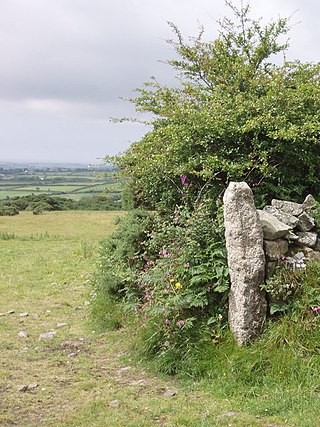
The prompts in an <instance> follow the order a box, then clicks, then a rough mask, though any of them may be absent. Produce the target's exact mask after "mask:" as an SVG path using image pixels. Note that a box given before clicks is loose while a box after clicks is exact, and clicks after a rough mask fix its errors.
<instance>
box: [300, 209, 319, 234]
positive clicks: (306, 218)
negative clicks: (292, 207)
mask: <svg viewBox="0 0 320 427" xmlns="http://www.w3.org/2000/svg"><path fill="white" fill-rule="evenodd" d="M298 218H299V223H298V228H299V230H301V231H310V230H312V229H313V228H314V227H315V225H316V222H315V220H314V218H312V217H311V216H310V215H308V214H307V213H306V212H302V214H301V215H299V216H298Z"/></svg>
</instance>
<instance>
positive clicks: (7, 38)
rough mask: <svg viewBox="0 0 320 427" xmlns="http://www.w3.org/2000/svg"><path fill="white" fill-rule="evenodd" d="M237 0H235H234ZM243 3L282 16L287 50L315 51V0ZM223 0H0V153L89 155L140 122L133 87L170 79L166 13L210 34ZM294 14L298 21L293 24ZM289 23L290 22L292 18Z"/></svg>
mask: <svg viewBox="0 0 320 427" xmlns="http://www.w3.org/2000/svg"><path fill="white" fill-rule="evenodd" d="M237 2H238V0H235V3H237ZM251 7H252V13H253V15H254V16H255V17H263V19H264V20H265V21H266V22H267V21H269V20H270V19H271V18H277V17H278V16H281V17H288V16H291V15H292V14H294V12H296V13H295V14H294V15H293V17H292V20H291V22H292V24H294V25H293V29H292V31H291V33H290V39H291V41H290V43H291V48H290V50H289V55H288V57H289V59H294V58H299V59H301V60H302V61H313V62H318V61H319V53H320V52H319V50H320V48H319V45H320V28H319V16H320V2H319V1H318V0H281V1H280V0H268V1H266V0H252V1H251ZM228 14H229V11H228V9H227V8H226V6H225V3H224V0H117V1H113V0H0V161H8V160H10V161H33V162H34V161H53V162H57V161H58V162H63V161H65V162H85V163H87V162H96V161H97V159H101V158H102V157H103V156H104V155H105V154H115V153H119V152H122V151H124V150H125V148H127V147H128V146H129V145H130V143H132V142H133V141H136V140H138V139H139V138H140V137H141V136H142V135H143V134H144V133H145V132H146V131H147V129H146V128H145V127H144V126H143V125H140V124H114V123H111V122H110V121H109V118H110V117H123V116H134V109H133V106H131V104H130V103H128V102H125V101H123V100H121V99H120V97H128V96H132V95H133V89H134V88H136V87H139V86H141V84H142V83H143V82H144V81H147V80H148V79H149V77H150V76H156V77H157V78H158V80H159V81H161V82H166V83H170V82H171V81H173V78H174V76H173V74H172V71H171V69H170V67H169V66H168V65H165V64H163V63H162V62H161V60H165V59H168V58H170V57H172V55H173V52H172V48H170V46H169V45H168V44H167V43H166V42H165V40H167V39H168V38H171V36H172V33H171V31H170V28H169V26H168V24H167V21H172V22H174V23H175V24H177V25H178V27H179V28H180V29H181V31H182V33H183V34H184V35H186V36H189V35H191V36H192V35H196V34H197V29H198V27H199V22H200V23H201V24H203V25H204V27H205V30H206V37H207V38H215V37H216V36H217V28H218V26H217V23H216V21H217V20H218V19H221V18H222V17H223V16H225V15H228ZM298 22H300V24H298ZM295 24H297V25H295Z"/></svg>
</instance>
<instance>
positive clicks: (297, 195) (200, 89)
mask: <svg viewBox="0 0 320 427" xmlns="http://www.w3.org/2000/svg"><path fill="white" fill-rule="evenodd" d="M231 7H232V9H233V12H234V15H235V22H232V21H230V20H228V19H224V20H223V21H222V22H221V24H220V25H221V31H220V35H219V37H218V38H217V39H214V40H212V41H204V40H203V39H202V34H203V31H202V30H201V31H200V34H199V36H198V37H195V38H191V39H190V40H189V41H186V40H184V38H183V37H182V35H181V33H180V31H179V29H178V28H177V27H176V26H175V25H173V24H170V26H171V28H172V30H173V32H174V35H175V40H171V41H169V43H170V45H171V46H172V47H173V48H174V50H175V52H176V54H177V59H174V60H171V61H168V63H169V65H170V66H171V67H173V69H174V71H175V72H176V74H177V78H178V80H179V82H180V85H178V86H175V87H168V86H163V85H161V84H160V83H159V82H157V81H156V79H152V80H151V81H150V82H147V83H145V85H144V87H142V88H141V89H138V90H137V91H138V96H137V97H136V98H134V99H132V102H133V103H134V104H135V106H136V109H137V111H141V112H147V113H152V115H153V119H152V120H151V123H150V124H151V126H152V129H151V131H150V132H149V133H147V134H146V135H145V136H144V137H143V138H142V139H141V140H140V141H139V142H137V143H135V144H133V145H132V146H131V147H130V148H129V149H128V150H127V151H126V153H125V154H124V156H122V157H118V158H116V159H114V160H113V161H114V162H115V163H117V165H118V166H119V167H120V169H121V170H122V171H123V174H124V175H125V176H127V177H130V179H131V188H132V191H133V193H134V199H135V202H136V204H137V205H144V206H146V207H152V208H153V207H155V206H156V205H157V204H159V203H160V204H161V205H164V206H166V207H169V208H170V209H172V208H173V207H174V206H175V204H176V203H177V201H178V200H179V199H180V197H181V185H180V181H179V177H180V176H181V175H184V176H186V177H187V179H188V182H189V183H190V192H189V193H190V196H191V197H192V198H193V200H194V199H196V197H197V195H198V194H199V191H202V189H203V188H205V189H206V190H209V194H211V197H212V198H215V197H216V196H217V195H219V194H220V193H221V192H222V191H223V190H224V189H225V187H226V185H227V183H228V182H229V181H230V180H236V181H240V180H245V181H246V182H248V183H249V184H250V185H251V186H252V187H253V188H254V189H255V192H256V195H257V199H258V200H261V198H263V197H264V198H265V197H267V198H268V199H269V198H270V197H275V196H276V197H280V198H283V197H289V198H291V199H294V200H295V199H301V198H302V197H303V196H305V195H306V194H307V193H312V194H314V195H315V196H316V197H318V196H319V195H320V193H319V191H320V190H319V188H320V185H319V179H320V178H319V176H320V169H319V167H320V166H319V165H320V144H319V135H320V127H319V126H320V125H319V123H320V116H319V115H320V84H319V82H320V79H319V77H320V64H319V63H316V64H309V63H307V64H304V63H301V62H299V61H295V62H284V63H283V64H281V65H274V64H272V63H271V60H272V57H273V55H275V54H278V53H283V52H284V51H285V50H286V48H287V44H286V43H285V44H282V43H280V42H279V40H280V39H283V37H284V36H286V35H287V33H288V31H289V26H288V20H286V19H278V20H276V21H275V22H271V23H270V24H268V25H266V26H263V25H262V24H261V22H260V21H254V20H251V19H250V16H249V8H248V7H243V8H241V9H240V10H238V9H236V8H235V7H234V6H232V5H231Z"/></svg>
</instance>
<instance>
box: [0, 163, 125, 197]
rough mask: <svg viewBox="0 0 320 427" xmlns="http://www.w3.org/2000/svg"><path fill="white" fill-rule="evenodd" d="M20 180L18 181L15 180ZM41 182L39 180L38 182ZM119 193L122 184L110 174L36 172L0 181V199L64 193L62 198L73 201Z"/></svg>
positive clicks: (12, 176)
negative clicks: (72, 199)
mask: <svg viewBox="0 0 320 427" xmlns="http://www.w3.org/2000/svg"><path fill="white" fill-rule="evenodd" d="M18 178H19V179H18ZM40 178H41V179H40ZM106 188H107V190H108V191H111V192H112V191H119V190H120V189H121V184H120V183H119V182H118V181H117V180H116V179H114V176H113V174H112V173H109V174H97V173H94V172H83V173H81V172H77V171H74V172H73V171H71V170H69V171H67V172H63V171H61V172H59V173H57V172H51V173H50V172H38V173H33V174H28V175H24V174H21V173H17V174H12V175H10V176H9V175H8V176H7V178H6V179H5V180H0V199H5V198H7V197H17V196H26V195H28V194H32V193H34V194H43V193H44V194H49V195H50V194H52V195H53V194H55V193H60V194H61V193H63V195H64V196H65V197H73V196H72V195H73V194H76V196H75V197H76V198H77V199H78V198H79V197H84V196H92V194H93V192H94V193H98V192H102V193H103V192H104V191H105V189H106Z"/></svg>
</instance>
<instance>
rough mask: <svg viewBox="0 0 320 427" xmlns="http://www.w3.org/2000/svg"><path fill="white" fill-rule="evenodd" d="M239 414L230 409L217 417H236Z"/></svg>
mask: <svg viewBox="0 0 320 427" xmlns="http://www.w3.org/2000/svg"><path fill="white" fill-rule="evenodd" d="M237 415H238V413H237V412H233V411H229V412H224V413H223V414H221V415H218V416H217V418H223V417H236V416H237Z"/></svg>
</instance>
